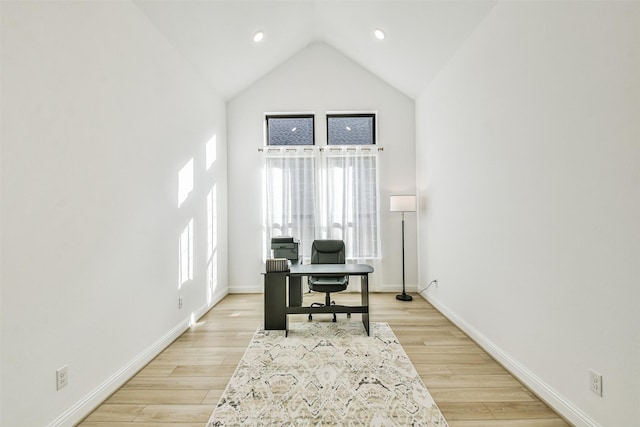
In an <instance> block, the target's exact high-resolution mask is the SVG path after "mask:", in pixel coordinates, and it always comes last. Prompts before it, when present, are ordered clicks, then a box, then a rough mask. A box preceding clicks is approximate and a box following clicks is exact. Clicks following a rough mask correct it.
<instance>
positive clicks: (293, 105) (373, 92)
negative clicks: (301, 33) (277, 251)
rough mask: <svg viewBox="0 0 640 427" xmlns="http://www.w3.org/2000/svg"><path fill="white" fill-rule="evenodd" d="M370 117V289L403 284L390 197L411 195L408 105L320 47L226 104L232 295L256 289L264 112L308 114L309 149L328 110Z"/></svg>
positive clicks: (411, 271)
mask: <svg viewBox="0 0 640 427" xmlns="http://www.w3.org/2000/svg"><path fill="white" fill-rule="evenodd" d="M372 110H373V111H377V112H378V118H377V120H378V143H379V144H380V145H381V146H382V147H384V151H383V152H382V153H381V156H380V159H381V160H380V166H379V167H380V175H379V176H380V198H381V199H380V200H381V201H380V211H381V221H380V222H381V224H380V226H381V230H382V231H381V239H382V258H383V259H382V266H380V267H379V268H378V269H377V270H376V273H375V274H374V277H373V278H372V283H373V285H372V288H373V289H374V290H383V289H385V290H390V291H397V290H399V289H401V283H402V254H401V231H400V230H401V228H400V224H401V223H400V214H399V213H390V212H389V211H388V210H389V195H390V194H415V193H414V192H415V122H414V119H415V112H414V103H413V100H412V99H410V98H408V97H407V96H405V95H403V94H402V93H400V92H398V91H397V90H395V89H393V88H392V87H391V86H389V85H388V84H386V83H384V82H383V81H381V80H380V79H378V78H377V77H375V76H374V75H372V74H371V73H370V72H368V71H366V70H365V69H363V68H362V67H360V66H359V65H358V64H356V63H354V62H353V61H351V60H350V59H348V58H346V57H345V56H344V55H342V54H341V53H339V52H338V51H336V50H335V49H333V48H332V47H330V46H328V45H327V44H325V43H322V42H316V43H313V44H311V45H309V46H308V47H306V48H305V49H303V50H302V51H301V52H299V53H298V54H297V55H295V56H294V57H293V58H291V59H290V60H289V61H287V62H285V63H284V64H282V65H281V66H280V67H278V68H277V69H275V70H274V71H272V72H271V73H270V74H268V75H267V76H265V77H263V78H262V79H260V80H259V81H258V82H256V83H255V84H254V85H252V86H250V87H249V88H248V89H247V90H245V91H244V92H243V93H241V94H240V95H238V96H237V97H235V98H234V99H232V100H231V101H229V103H228V105H227V117H228V129H229V131H228V133H229V212H233V215H232V216H231V217H230V218H229V283H230V290H231V291H232V292H256V291H261V290H262V277H261V275H260V273H261V272H263V271H264V264H263V263H262V248H263V243H262V227H263V223H262V206H261V201H262V187H261V186H262V172H261V167H262V166H261V165H262V157H261V154H260V153H258V147H261V146H262V145H263V141H264V137H263V124H264V115H265V113H266V112H296V111H304V112H315V114H316V143H317V144H325V143H326V136H325V135H326V126H325V113H326V112H327V111H372ZM415 221H416V219H415V214H412V213H410V214H407V215H406V227H407V236H408V237H407V242H406V252H407V253H406V257H407V260H406V272H407V279H406V283H407V288H408V289H415V284H416V278H417V268H416V241H415Z"/></svg>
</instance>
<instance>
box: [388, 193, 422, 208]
mask: <svg viewBox="0 0 640 427" xmlns="http://www.w3.org/2000/svg"><path fill="white" fill-rule="evenodd" d="M389 205H390V207H389V210H390V211H391V212H415V211H416V196H390V197H389Z"/></svg>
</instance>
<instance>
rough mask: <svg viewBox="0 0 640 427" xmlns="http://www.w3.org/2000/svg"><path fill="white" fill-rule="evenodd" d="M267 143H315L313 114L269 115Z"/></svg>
mask: <svg viewBox="0 0 640 427" xmlns="http://www.w3.org/2000/svg"><path fill="white" fill-rule="evenodd" d="M266 119H267V145H313V144H314V142H315V138H314V116H313V114H293V115H268V116H267V117H266Z"/></svg>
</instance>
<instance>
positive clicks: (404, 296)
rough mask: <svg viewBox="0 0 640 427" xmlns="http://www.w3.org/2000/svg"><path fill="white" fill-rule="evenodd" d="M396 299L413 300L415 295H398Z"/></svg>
mask: <svg viewBox="0 0 640 427" xmlns="http://www.w3.org/2000/svg"><path fill="white" fill-rule="evenodd" d="M396 299H397V300H400V301H411V300H412V299H413V297H412V296H411V295H409V294H400V295H396Z"/></svg>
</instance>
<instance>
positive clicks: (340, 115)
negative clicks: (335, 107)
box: [326, 112, 378, 146]
mask: <svg viewBox="0 0 640 427" xmlns="http://www.w3.org/2000/svg"><path fill="white" fill-rule="evenodd" d="M377 115H378V114H377V113H376V112H360V113H355V112H354V113H351V112H327V113H326V124H327V146H329V145H334V146H344V145H349V144H332V143H331V140H330V139H329V120H330V119H332V118H357V117H370V118H371V119H372V123H371V128H372V129H371V139H372V142H371V143H370V144H355V145H359V146H367V145H377V138H378V132H377V130H378V129H377V127H378V118H377Z"/></svg>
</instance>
